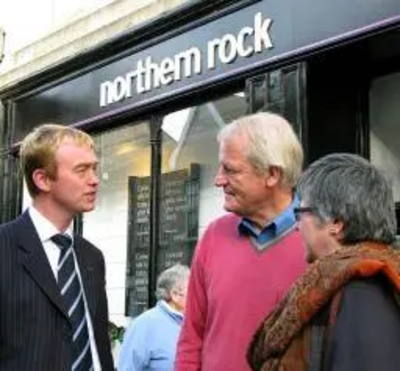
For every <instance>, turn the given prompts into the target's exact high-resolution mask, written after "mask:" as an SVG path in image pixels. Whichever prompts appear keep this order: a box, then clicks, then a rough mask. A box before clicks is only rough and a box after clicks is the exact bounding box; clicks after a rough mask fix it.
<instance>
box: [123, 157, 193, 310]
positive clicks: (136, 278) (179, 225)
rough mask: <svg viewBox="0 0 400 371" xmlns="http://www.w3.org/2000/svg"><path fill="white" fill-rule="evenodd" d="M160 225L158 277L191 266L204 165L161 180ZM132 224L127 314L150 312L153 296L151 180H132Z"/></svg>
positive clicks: (134, 178) (146, 178) (166, 174)
mask: <svg viewBox="0 0 400 371" xmlns="http://www.w3.org/2000/svg"><path fill="white" fill-rule="evenodd" d="M160 179H161V180H160V218H159V220H160V225H159V241H158V244H157V246H156V254H157V256H156V262H157V264H156V271H157V275H158V274H159V273H160V272H162V271H163V270H165V269H166V268H168V267H170V266H172V265H174V264H176V263H183V264H187V265H190V261H191V259H192V255H193V251H194V247H195V245H196V242H197V238H198V212H199V187H200V166H199V165H198V164H192V165H191V166H190V169H183V170H178V171H173V172H169V173H164V174H162V175H161V177H160ZM128 220H129V224H128V253H127V272H126V314H127V315H129V316H136V315H138V314H140V313H141V312H143V311H144V310H146V309H147V303H148V299H149V295H152V294H153V293H149V288H148V276H149V260H150V256H149V250H150V177H129V218H128Z"/></svg>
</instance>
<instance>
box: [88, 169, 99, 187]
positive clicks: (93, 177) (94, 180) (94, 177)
mask: <svg viewBox="0 0 400 371" xmlns="http://www.w3.org/2000/svg"><path fill="white" fill-rule="evenodd" d="M89 183H90V184H91V185H94V186H97V185H98V184H99V183H100V178H99V174H98V173H97V170H95V169H92V170H91V171H90V176H89Z"/></svg>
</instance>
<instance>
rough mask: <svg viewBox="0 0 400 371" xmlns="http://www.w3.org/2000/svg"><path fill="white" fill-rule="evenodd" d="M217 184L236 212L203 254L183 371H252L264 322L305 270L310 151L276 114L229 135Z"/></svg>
mask: <svg viewBox="0 0 400 371" xmlns="http://www.w3.org/2000/svg"><path fill="white" fill-rule="evenodd" d="M218 141H219V143H220V150H219V163H220V165H219V170H218V173H217V175H216V178H215V185H216V186H217V187H221V188H223V191H224V195H225V201H224V208H225V209H226V210H227V211H228V212H229V213H228V214H227V215H224V216H222V217H221V218H219V219H217V220H216V221H214V222H213V223H211V224H210V225H209V227H208V228H207V230H206V231H205V233H204V234H203V236H202V238H201V240H200V241H199V244H198V246H197V248H196V253H195V256H194V259H193V262H192V269H191V275H190V282H189V292H188V298H187V308H186V315H185V319H184V323H183V327H182V330H181V335H180V339H179V343H178V350H177V358H176V363H175V371H200V370H201V371H247V370H250V369H249V366H248V365H247V362H246V351H247V347H248V344H249V342H250V340H251V336H252V334H253V333H254V331H255V330H256V329H257V327H258V325H259V323H260V322H261V321H262V320H263V318H265V317H266V316H267V315H268V314H269V313H270V312H271V311H272V310H273V309H274V308H275V306H276V304H277V303H278V302H279V301H280V300H281V299H282V297H283V296H284V295H285V293H286V292H287V290H288V289H289V287H290V286H291V284H292V283H293V281H294V280H295V279H296V278H297V277H298V276H299V275H301V274H302V273H303V272H304V270H305V268H306V267H305V262H304V261H305V260H304V249H303V244H302V242H301V239H300V235H299V232H298V231H297V229H296V221H295V217H294V213H293V208H294V207H296V206H298V203H299V200H298V199H297V197H296V196H295V195H294V192H293V188H294V185H295V183H296V181H297V178H298V176H299V175H300V173H301V168H302V162H303V151H302V148H301V145H300V143H299V140H298V139H297V137H296V135H295V133H294V132H293V129H292V127H291V126H290V124H289V123H288V122H287V121H286V120H285V119H283V118H282V117H280V116H278V115H275V114H271V113H258V114H254V115H250V116H245V117H242V118H240V119H238V120H236V121H234V122H233V123H231V124H229V125H227V126H226V127H224V128H223V129H222V131H221V132H220V134H219V136H218Z"/></svg>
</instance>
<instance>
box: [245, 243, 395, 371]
mask: <svg viewBox="0 0 400 371" xmlns="http://www.w3.org/2000/svg"><path fill="white" fill-rule="evenodd" d="M378 273H382V274H384V275H385V276H386V277H387V279H388V280H389V281H390V282H392V283H393V286H394V288H395V290H396V291H397V292H400V251H399V250H396V249H393V248H388V246H386V245H382V244H377V243H363V244H359V245H355V246H351V247H347V246H346V247H343V248H342V249H340V250H338V251H336V252H335V253H333V254H331V255H329V256H326V257H324V258H322V259H320V260H318V261H316V262H315V263H313V264H311V265H310V266H309V268H308V270H307V271H306V273H305V274H304V275H303V276H302V277H301V278H300V279H299V280H297V281H296V283H295V284H294V286H293V287H292V289H291V290H290V292H289V293H288V295H287V296H286V297H285V299H284V300H283V301H282V302H281V303H280V304H279V305H278V307H277V308H276V310H275V311H274V312H273V313H272V314H271V315H270V316H268V317H267V318H266V319H265V320H264V322H263V323H262V324H261V326H260V328H259V329H258V330H257V332H256V334H255V335H254V337H253V340H252V342H251V345H250V348H249V350H248V354H247V358H248V361H249V364H250V366H251V368H252V370H253V371H273V370H285V371H303V370H304V371H306V370H307V369H308V362H307V358H308V353H309V350H310V333H311V332H310V331H311V330H310V328H311V326H308V325H309V324H310V321H311V320H312V318H313V317H314V316H315V315H316V314H317V313H318V312H319V311H320V310H321V309H322V308H323V307H324V306H325V305H326V304H328V303H329V304H332V299H333V298H335V297H338V296H339V295H340V293H341V290H342V288H343V287H344V286H346V285H347V284H348V283H349V281H351V280H353V279H356V278H363V277H364V278H366V277H372V276H374V275H376V274H378Z"/></svg>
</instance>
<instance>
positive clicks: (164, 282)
mask: <svg viewBox="0 0 400 371" xmlns="http://www.w3.org/2000/svg"><path fill="white" fill-rule="evenodd" d="M189 272H190V270H189V268H188V267H187V266H185V265H182V264H176V265H174V266H172V267H170V268H168V269H167V270H165V271H163V272H162V273H161V274H160V275H159V277H158V279H157V289H156V297H157V300H158V301H157V305H156V306H155V307H154V308H152V309H149V310H147V311H146V312H144V313H142V314H141V315H139V316H138V317H136V318H135V319H133V321H132V322H131V324H130V325H129V326H128V328H127V330H126V333H125V336H124V340H123V343H122V347H121V351H120V354H119V361H118V371H144V370H149V371H172V370H173V368H174V361H175V353H176V344H177V341H178V337H179V332H180V329H181V324H182V320H183V312H184V310H185V305H186V292H187V286H188V278H189Z"/></svg>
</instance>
